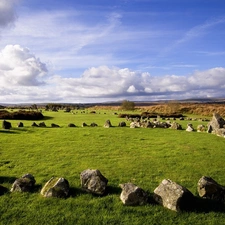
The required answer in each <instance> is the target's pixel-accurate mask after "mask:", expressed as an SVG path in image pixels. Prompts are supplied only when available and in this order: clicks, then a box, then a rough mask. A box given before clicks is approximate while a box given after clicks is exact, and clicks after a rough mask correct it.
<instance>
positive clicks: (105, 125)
mask: <svg viewBox="0 0 225 225" xmlns="http://www.w3.org/2000/svg"><path fill="white" fill-rule="evenodd" d="M104 127H105V128H109V127H112V124H111V122H110V120H106V121H105V124H104Z"/></svg>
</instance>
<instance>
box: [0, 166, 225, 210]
mask: <svg viewBox="0 0 225 225" xmlns="http://www.w3.org/2000/svg"><path fill="white" fill-rule="evenodd" d="M80 180H81V187H82V189H83V190H85V191H87V192H89V193H92V194H95V195H105V194H106V188H107V183H108V179H107V178H105V177H104V176H103V175H102V174H101V172H100V171H99V170H91V169H87V170H84V171H83V172H82V173H81V174H80ZM35 183H36V181H35V178H34V176H33V175H31V174H25V175H24V176H22V177H21V178H19V179H16V180H15V182H14V183H13V185H12V188H11V190H10V191H11V192H31V191H33V189H34V186H35ZM0 186H1V185H0ZM119 186H120V187H121V189H122V192H121V194H120V199H121V201H122V202H123V204H124V205H129V206H136V205H145V204H147V203H149V195H148V193H147V192H146V191H144V190H143V189H142V188H140V187H138V186H137V185H135V184H133V183H124V184H120V185H119ZM197 189H198V194H199V196H200V197H202V198H206V199H212V200H217V201H220V202H223V203H224V201H225V187H224V186H222V185H220V184H218V183H217V182H216V181H215V180H213V179H212V178H210V177H205V176H203V177H202V178H201V179H200V180H199V181H198V184H197ZM69 190H70V187H69V182H68V181H67V180H66V179H65V178H57V177H52V178H51V179H50V180H49V181H48V182H47V183H46V184H45V185H44V187H43V188H42V189H41V195H42V196H44V197H63V198H66V197H68V196H69ZM153 199H154V201H155V202H156V203H158V204H160V205H162V206H164V207H166V208H168V209H170V210H173V211H182V210H187V209H190V208H191V207H192V206H193V204H194V195H193V194H192V193H191V192H190V191H189V190H188V189H187V188H185V187H183V186H181V185H179V184H177V183H175V182H173V181H171V180H169V179H164V180H163V181H162V182H161V184H160V185H159V186H158V187H157V188H156V189H155V190H154V193H153Z"/></svg>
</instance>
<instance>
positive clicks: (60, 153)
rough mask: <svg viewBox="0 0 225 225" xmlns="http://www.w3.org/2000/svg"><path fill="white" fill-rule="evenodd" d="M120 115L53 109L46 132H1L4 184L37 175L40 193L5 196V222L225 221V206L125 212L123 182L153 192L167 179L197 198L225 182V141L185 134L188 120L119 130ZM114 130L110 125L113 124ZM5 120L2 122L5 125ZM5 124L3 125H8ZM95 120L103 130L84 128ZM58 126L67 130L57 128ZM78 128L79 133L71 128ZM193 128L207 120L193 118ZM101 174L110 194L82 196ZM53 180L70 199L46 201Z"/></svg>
mask: <svg viewBox="0 0 225 225" xmlns="http://www.w3.org/2000/svg"><path fill="white" fill-rule="evenodd" d="M115 112H117V113H119V112H118V111H115V110H96V113H95V114H91V113H90V110H83V111H80V110H74V113H73V114H72V113H65V112H63V111H59V112H46V111H43V114H44V116H45V119H44V120H41V121H36V122H37V123H39V122H42V121H44V122H45V123H46V125H47V127H46V128H39V127H37V128H35V127H31V124H32V123H33V122H34V121H23V123H24V128H16V125H17V123H18V122H19V121H17V120H12V121H10V122H11V123H12V126H13V128H12V129H11V130H3V129H0V184H1V185H2V186H4V187H7V188H8V189H10V187H11V185H12V183H13V181H14V180H15V179H16V178H19V177H21V176H22V175H23V174H26V173H31V174H33V175H34V177H35V179H36V189H35V191H34V192H33V193H6V194H4V195H2V196H0V205H1V207H0V224H3V225H5V224H16V225H19V224H21V225H22V224H34V225H35V224H41V225H42V224H54V225H56V224H88V225H89V224H107V225H108V224H123V225H124V224H132V225H133V224H138V225H139V224H140V225H141V224H146V225H147V224H225V222H224V221H225V211H224V210H225V207H222V208H221V206H220V205H217V204H212V205H210V204H206V205H202V207H199V208H197V209H196V207H193V211H192V212H182V213H175V212H173V211H170V210H168V209H165V208H163V207H162V206H159V205H155V204H153V203H149V204H147V205H146V206H138V207H126V206H123V204H122V202H121V201H120V199H119V195H120V193H121V189H120V188H119V184H120V183H126V182H129V181H130V182H133V183H134V184H136V185H138V186H140V187H141V188H143V189H144V190H146V191H148V192H149V195H150V198H151V194H152V193H153V191H154V189H155V188H156V187H157V186H158V185H159V183H160V182H161V181H162V180H163V179H171V180H173V181H175V182H177V183H179V184H181V185H183V186H185V187H187V188H188V189H189V190H190V191H191V192H192V193H193V194H194V195H196V196H197V182H198V180H199V179H200V178H201V177H202V176H203V175H206V176H211V177H212V178H213V179H215V180H216V181H217V182H218V183H220V184H222V185H225V176H224V174H225V167H224V158H225V151H224V144H225V139H224V138H222V137H217V136H215V135H212V134H208V133H197V132H192V133H189V132H186V131H185V128H186V125H187V123H188V122H189V121H177V122H178V123H180V124H182V126H183V128H184V129H183V130H180V131H178V130H171V129H160V128H157V129H153V128H137V129H130V128H129V123H128V122H127V121H126V122H127V127H118V124H119V122H121V121H125V119H123V118H118V116H117V115H115ZM108 119H109V120H110V121H111V123H112V125H113V127H112V128H103V125H104V123H105V121H106V120H108ZM1 121H2V120H1ZM1 121H0V122H1ZM83 122H85V123H87V124H88V125H89V124H90V123H92V122H95V123H97V124H98V127H81V124H82V123H83ZM51 123H55V124H58V125H60V128H51ZM69 123H74V124H75V125H76V126H77V127H76V128H69V127H68V124H69ZM191 123H192V124H193V126H194V128H196V127H197V125H198V124H205V125H206V124H207V122H201V121H198V120H196V121H191ZM88 168H90V169H99V170H100V171H101V172H102V174H103V175H104V176H105V177H106V178H107V179H108V180H109V183H108V194H107V195H106V196H103V197H97V196H93V195H91V194H87V193H84V192H82V191H81V189H80V178H79V176H80V173H81V172H82V171H83V170H85V169H88ZM52 176H59V177H64V178H66V179H67V180H68V181H69V183H70V187H71V195H70V197H69V198H67V199H56V198H52V199H46V198H43V197H42V196H41V195H40V190H41V188H42V186H43V185H44V184H45V182H47V181H48V180H49V179H50V178H51V177H52Z"/></svg>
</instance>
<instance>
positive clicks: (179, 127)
mask: <svg viewBox="0 0 225 225" xmlns="http://www.w3.org/2000/svg"><path fill="white" fill-rule="evenodd" d="M170 128H171V129H174V130H182V126H181V125H180V124H179V123H176V122H173V123H171V126H170Z"/></svg>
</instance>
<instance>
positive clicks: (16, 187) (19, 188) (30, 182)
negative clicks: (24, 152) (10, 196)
mask: <svg viewBox="0 0 225 225" xmlns="http://www.w3.org/2000/svg"><path fill="white" fill-rule="evenodd" d="M35 182H36V181H35V179H34V176H33V175H31V174H25V175H23V176H22V177H21V178H18V179H16V180H15V181H14V183H13V185H12V188H11V190H10V191H11V192H31V191H32V190H33V188H34V185H35Z"/></svg>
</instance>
